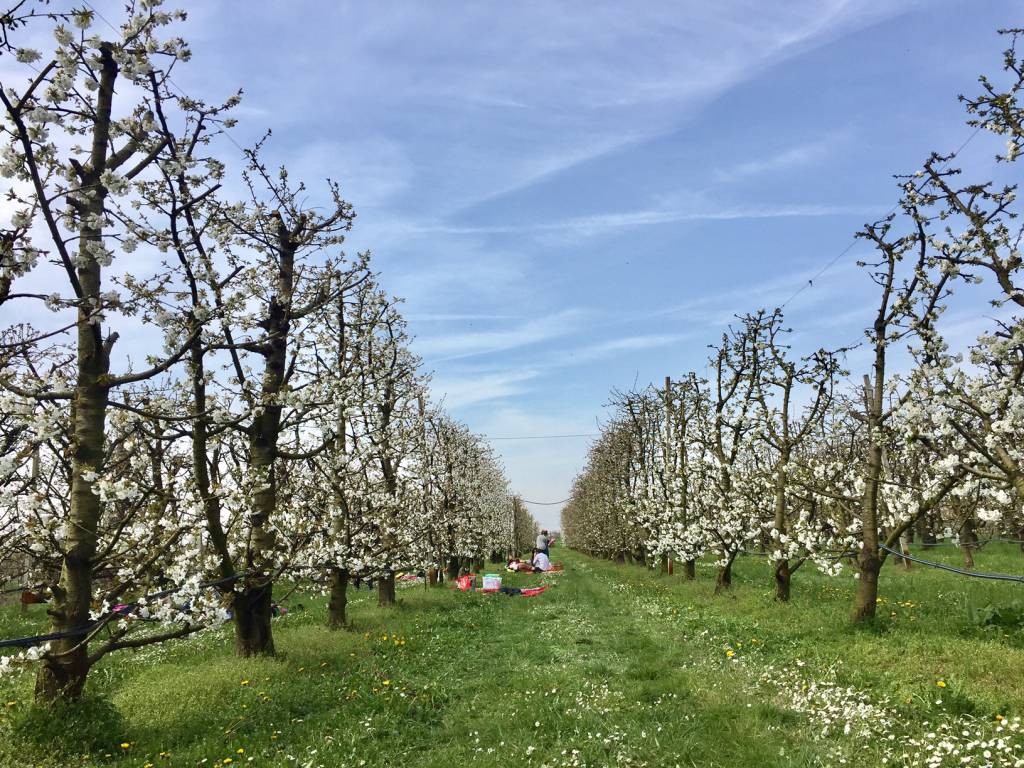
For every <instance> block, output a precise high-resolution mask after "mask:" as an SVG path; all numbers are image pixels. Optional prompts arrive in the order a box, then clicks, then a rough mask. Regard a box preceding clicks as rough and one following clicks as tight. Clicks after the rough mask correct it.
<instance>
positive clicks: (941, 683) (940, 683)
mask: <svg viewBox="0 0 1024 768" xmlns="http://www.w3.org/2000/svg"><path fill="white" fill-rule="evenodd" d="M936 685H937V686H939V688H945V687H946V681H945V680H939V682H937V683H936Z"/></svg>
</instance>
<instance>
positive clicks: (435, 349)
mask: <svg viewBox="0 0 1024 768" xmlns="http://www.w3.org/2000/svg"><path fill="white" fill-rule="evenodd" d="M585 317H586V313H585V312H583V311H582V310H578V309H567V310H563V311H561V312H556V313H554V314H551V315H546V316H544V317H539V318H532V319H529V320H526V321H525V322H522V323H520V324H519V325H517V326H515V327H512V328H503V329H497V330H482V331H468V332H462V333H454V334H445V335H438V336H427V337H425V338H420V339H417V340H416V342H415V345H414V346H415V349H416V351H417V352H418V353H419V354H421V355H423V356H424V357H425V358H427V362H428V363H437V362H442V361H445V360H454V359H458V358H463V357H470V356H473V355H483V354H489V353H493V352H504V351H507V350H510V349H515V348H517V347H523V346H527V345H530V344H536V343H538V342H541V341H549V340H551V339H554V338H557V337H559V336H565V335H567V334H570V333H573V332H574V331H576V330H578V329H579V328H580V326H581V324H582V322H583V320H584V319H585Z"/></svg>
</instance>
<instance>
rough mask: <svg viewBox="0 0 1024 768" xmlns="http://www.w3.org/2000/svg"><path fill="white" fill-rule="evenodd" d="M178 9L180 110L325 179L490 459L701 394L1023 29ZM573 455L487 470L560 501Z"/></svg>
mask: <svg viewBox="0 0 1024 768" xmlns="http://www.w3.org/2000/svg"><path fill="white" fill-rule="evenodd" d="M182 5H184V7H186V8H188V9H189V11H190V20H189V22H188V23H187V25H186V26H185V29H183V30H182V33H183V35H184V36H185V37H186V38H187V39H189V40H190V41H191V42H192V47H193V51H194V59H193V62H192V63H191V64H189V65H187V66H185V67H183V68H182V69H181V70H180V72H179V73H178V74H177V75H176V80H177V82H178V84H179V85H181V86H182V87H184V89H185V90H187V91H188V92H190V93H193V94H196V95H201V96H204V97H208V98H215V97H218V96H224V95H227V94H228V93H230V92H231V91H233V90H234V89H235V88H237V87H242V88H244V89H245V98H244V102H243V105H242V107H241V109H240V112H239V115H238V116H239V117H240V119H241V124H240V125H239V127H238V128H236V129H235V130H234V131H233V135H234V136H235V138H236V139H237V140H238V141H239V142H240V143H243V144H244V143H246V142H248V141H252V140H253V139H255V138H257V137H258V136H259V135H260V134H261V133H262V132H263V131H264V130H265V129H266V128H272V129H273V131H274V138H273V140H272V142H271V144H270V155H271V158H272V159H274V160H280V161H285V162H287V163H288V164H289V166H290V167H291V168H292V170H293V172H294V173H295V174H297V175H299V176H301V177H303V178H305V179H307V181H308V182H309V183H310V186H311V187H312V188H313V189H315V188H316V184H315V182H316V180H317V179H319V178H322V177H325V176H329V177H331V178H333V179H337V180H339V181H340V182H341V184H342V188H343V190H344V191H345V193H346V196H347V197H348V198H349V199H350V200H351V201H352V202H353V203H354V205H355V207H356V210H357V212H358V220H357V223H356V227H355V230H354V232H353V234H352V236H351V238H350V241H349V247H350V250H353V251H354V250H357V249H358V250H362V249H365V248H370V249H372V250H373V251H374V253H375V261H376V265H377V267H378V269H380V270H381V271H382V273H383V283H384V285H385V286H386V287H387V288H388V289H389V290H391V291H392V292H393V293H395V294H397V295H399V296H402V297H404V298H405V300H406V305H405V313H406V315H407V317H408V318H409V320H410V324H411V330H412V331H413V332H414V333H415V334H416V336H417V339H416V342H415V343H416V348H417V351H418V352H419V353H420V354H421V355H422V356H423V358H424V359H425V361H426V364H427V367H428V368H429V369H430V370H432V371H433V372H434V387H433V388H434V392H435V396H436V397H437V398H441V397H443V398H444V399H445V401H446V403H447V405H448V407H449V409H450V410H451V411H452V412H453V413H454V414H455V415H456V416H457V417H459V418H461V419H463V420H464V421H466V422H467V423H468V424H469V425H470V426H471V427H472V428H473V429H474V430H476V431H478V432H482V433H484V434H487V435H491V436H499V437H512V436H523V435H543V434H565V433H572V434H575V433H590V432H594V431H595V429H596V424H597V422H598V421H599V420H600V419H601V418H602V408H603V404H604V403H605V402H606V400H607V397H608V392H609V390H610V388H612V387H628V386H630V385H632V384H633V383H634V382H638V383H640V384H644V383H647V382H650V381H661V380H663V378H664V376H665V375H667V374H670V375H674V376H677V375H680V374H682V373H683V372H685V371H687V370H690V369H698V370H700V369H702V368H703V361H704V357H705V355H706V345H707V344H708V343H710V342H713V341H715V340H716V338H717V337H718V335H719V334H720V333H721V331H722V330H723V328H724V326H725V324H726V323H728V321H729V320H730V318H731V317H732V315H733V314H735V313H738V312H744V311H748V310H754V309H756V308H757V307H759V306H776V305H778V304H780V303H781V302H783V301H785V300H786V298H787V297H789V296H790V295H791V294H792V293H793V292H794V291H795V290H797V289H798V288H799V287H800V286H801V285H802V284H803V283H805V282H806V280H807V279H808V277H809V276H811V275H813V274H814V273H815V272H817V271H818V270H819V269H820V268H821V267H822V266H824V264H826V263H827V262H829V261H830V260H831V259H832V258H833V257H834V256H835V255H836V254H837V253H839V252H840V251H841V250H842V249H844V248H845V247H846V246H847V245H848V244H849V242H850V240H851V235H852V233H853V232H854V231H855V230H856V229H857V228H858V227H859V226H860V225H861V224H862V223H863V222H864V221H867V220H874V219H876V218H878V217H880V216H881V215H883V214H884V213H885V212H886V211H887V210H888V209H889V207H890V206H891V205H892V204H893V203H894V201H895V200H896V189H895V186H894V184H893V180H892V174H893V173H897V172H907V171H913V170H914V169H915V168H916V167H918V166H919V164H920V162H921V161H922V160H923V159H924V158H925V157H926V155H927V153H928V152H929V151H931V150H933V149H935V150H951V149H953V148H955V147H956V146H958V145H959V144H960V143H961V142H962V141H963V140H964V139H965V138H967V136H968V135H969V134H970V130H969V129H968V128H967V127H966V126H965V125H964V118H963V113H962V111H961V109H960V106H959V105H958V103H957V101H956V95H957V94H958V93H962V92H967V93H972V92H974V89H975V83H976V77H977V75H978V74H980V73H982V72H990V73H995V72H996V71H997V70H998V68H999V65H1000V51H1001V48H1002V41H1001V40H1000V39H999V38H998V36H997V35H996V34H995V30H996V29H997V28H999V27H1009V26H1020V25H1021V21H1022V19H1021V18H1020V15H1021V14H1020V13H1019V6H1017V4H1015V3H1011V2H1003V1H1001V0H992V1H976V2H953V1H952V0H950V1H940V2H899V1H898V0H887V1H885V2H871V1H861V2H853V1H852V0H851V1H850V2H835V1H823V0H813V1H806V2H800V1H794V2H788V1H787V2H785V3H783V2H773V3H766V2H763V1H762V2H746V1H744V2H733V1H732V0H719V1H717V2H707V0H701V2H696V1H693V0H685V1H683V2H643V3H641V2H633V3H623V2H596V1H595V0H588V1H587V2H558V3H554V2H521V3H495V2H478V3H469V2H448V1H445V2H431V3H423V2H382V3H323V2H314V1H313V0H291V1H289V2H284V0H275V1H273V2H271V1H269V0H249V2H246V3H244V4H243V3H237V2H228V1H227V0H221V1H220V2H206V1H204V2H202V3H199V2H192V3H182ZM98 7H100V8H101V9H104V13H105V15H106V14H107V13H110V18H115V17H116V15H117V14H116V13H115V12H113V11H109V10H107V9H109V8H112V7H113V6H110V5H107V4H100V5H99V6H98ZM1015 11H1017V12H1016V13H1015ZM995 151H996V148H995V147H994V145H992V144H991V143H988V144H986V143H985V139H984V138H979V139H978V140H977V141H976V142H974V143H972V145H971V146H970V147H968V149H967V151H966V152H965V156H967V157H969V158H970V159H971V162H974V163H977V164H978V165H980V166H983V167H987V166H990V165H991V164H992V155H993V153H994V152H995ZM225 152H226V153H231V152H235V153H236V154H237V150H234V149H233V148H232V147H230V145H226V148H225ZM859 253H863V250H862V249H859V247H858V248H855V249H854V250H853V251H852V252H851V253H850V254H849V255H847V256H846V257H844V258H843V259H842V260H840V261H839V262H838V263H837V264H836V265H835V267H834V268H832V269H830V270H829V271H828V272H827V273H826V274H825V275H824V276H822V277H821V278H820V279H818V280H817V281H816V283H815V286H814V287H813V288H811V289H808V290H806V291H804V292H803V293H801V294H800V295H799V296H798V297H797V298H796V299H794V300H793V302H792V303H791V304H790V305H789V306H788V307H787V310H788V312H787V314H788V316H789V318H790V321H791V324H792V325H793V327H794V328H795V329H796V330H797V331H798V339H799V340H800V342H799V343H801V344H805V345H825V346H829V345H833V346H837V345H840V344H843V343H845V342H849V341H852V340H853V339H854V338H856V337H857V334H858V332H859V329H860V328H862V327H863V326H864V324H865V323H866V322H867V319H868V313H869V311H870V310H869V308H868V306H869V304H870V302H871V300H872V292H871V290H870V286H869V284H868V283H867V280H866V277H865V276H864V275H862V274H860V273H859V272H858V270H857V268H856V267H855V266H854V262H855V260H856V258H857V256H858V254H859ZM856 366H857V359H856V357H855V358H854V359H852V360H851V368H853V369H855V370H854V374H856V375H857V376H859V374H860V372H861V371H860V370H859V369H857V367H856ZM587 444H588V441H587V440H586V439H585V438H573V439H563V440H546V441H534V440H521V441H520V440H515V441H500V442H496V443H495V447H496V448H497V449H498V450H499V452H500V453H501V454H502V456H503V457H504V460H505V464H506V466H507V468H508V470H509V474H510V477H511V478H512V481H513V484H514V486H515V488H516V490H518V491H519V492H521V493H522V494H523V495H524V496H525V497H526V498H527V499H531V500H537V501H556V500H559V499H563V498H564V497H565V496H566V495H567V493H568V489H569V485H570V482H571V480H572V477H573V475H574V474H575V473H576V472H577V471H578V470H579V468H580V467H581V465H582V462H583V461H584V457H585V453H586V449H587ZM558 510H559V508H558V507H557V506H551V507H535V508H534V512H535V513H536V514H537V515H538V517H539V518H540V519H541V520H542V522H545V523H548V524H551V525H557V515H558Z"/></svg>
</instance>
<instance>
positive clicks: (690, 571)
mask: <svg viewBox="0 0 1024 768" xmlns="http://www.w3.org/2000/svg"><path fill="white" fill-rule="evenodd" d="M683 574H684V575H685V576H686V580H687V581H693V580H694V579H696V578H697V561H696V560H694V559H693V558H691V559H689V560H687V561H686V562H684V563H683Z"/></svg>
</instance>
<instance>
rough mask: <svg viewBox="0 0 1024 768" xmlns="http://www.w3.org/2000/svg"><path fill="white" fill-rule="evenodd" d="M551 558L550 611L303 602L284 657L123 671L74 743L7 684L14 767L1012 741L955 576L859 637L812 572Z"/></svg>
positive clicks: (831, 589)
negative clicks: (780, 578)
mask: <svg viewBox="0 0 1024 768" xmlns="http://www.w3.org/2000/svg"><path fill="white" fill-rule="evenodd" d="M1014 556H1015V555H1014V554H1013V553H1009V554H1007V555H1006V557H1007V558H1008V561H1009V562H1011V563H1012V562H1013V561H1012V558H1013V557H1014ZM557 557H558V558H559V559H563V560H565V561H566V565H567V570H566V572H565V573H564V574H561V575H558V576H551V577H546V580H547V581H548V583H550V584H551V585H552V586H551V588H550V589H549V590H548V591H547V592H546V593H544V594H543V595H541V596H539V597H535V598H529V599H528V598H522V597H512V598H509V597H505V596H501V595H499V596H485V595H477V594H474V595H464V594H459V593H454V592H452V591H450V590H448V589H436V590H425V589H423V588H422V587H417V588H412V589H408V590H403V591H402V592H401V593H400V597H401V599H402V605H401V606H400V607H399V608H398V609H395V610H391V611H382V610H381V609H378V608H376V606H375V605H374V602H373V600H372V598H371V596H370V595H369V594H368V593H366V592H362V593H357V596H356V597H355V600H354V602H353V605H352V616H353V620H354V624H355V628H354V630H353V631H351V632H331V631H329V630H327V629H326V628H324V627H322V626H321V622H322V620H323V617H324V614H323V610H324V609H323V601H322V599H319V598H312V597H310V596H305V597H299V598H293V600H292V603H293V606H294V604H295V602H296V601H298V602H301V603H303V605H304V606H305V609H304V610H295V609H294V608H293V611H292V613H290V614H289V616H287V617H285V618H284V619H282V620H280V621H279V622H278V623H277V624H276V627H275V631H276V639H277V646H278V648H279V650H280V651H281V655H280V657H279V658H278V659H260V660H246V661H242V660H238V659H235V658H233V657H232V656H231V654H230V645H229V643H228V642H227V641H226V638H225V635H224V633H223V632H218V633H211V634H209V635H207V636H204V637H202V638H197V639H194V640H192V641H189V642H185V643H178V644H175V645H169V646H165V647H163V648H158V649H154V650H150V651H146V652H142V653H139V654H136V655H135V656H134V657H131V656H119V657H118V659H117V660H114V661H113V662H112V663H110V664H108V665H106V666H104V667H101V668H100V669H98V670H97V671H96V675H95V679H92V680H91V690H92V694H91V695H92V700H91V701H90V702H89V705H88V706H87V707H86V708H84V710H82V711H81V712H79V713H77V714H73V715H72V714H69V713H62V715H61V721H60V726H59V727H55V725H54V722H53V720H52V713H46V712H42V711H40V710H37V709H35V708H33V707H32V706H31V705H30V704H29V703H28V701H29V699H30V684H31V681H30V680H28V679H27V678H24V679H21V680H19V681H16V682H15V683H13V684H11V683H5V684H4V685H5V686H7V687H6V688H5V689H4V691H3V696H4V697H5V699H6V702H7V703H8V704H9V705H8V706H6V707H4V708H3V714H2V715H0V761H2V763H3V764H4V765H12V766H13V765H26V764H37V765H58V764H59V765H117V766H138V767H139V768H142V767H143V766H146V765H147V764H152V765H153V766H194V765H207V766H211V765H221V766H224V765H249V764H251V765H274V766H331V767H334V766H396V767H398V766H401V767H402V768H419V767H423V768H426V767H427V766H444V767H445V768H462V767H463V766H488V767H491V766H508V765H524V766H525V765H529V766H537V767H539V766H551V767H553V766H584V765H585V766H674V765H679V766H694V765H696V766H773V765H778V766H801V765H807V766H811V765H823V764H836V765H839V764H842V762H841V761H842V760H847V761H850V762H847V763H846V764H853V763H854V762H856V763H859V764H861V765H876V764H881V763H882V760H883V758H884V759H888V760H889V761H890V762H889V764H890V765H892V764H907V765H910V764H914V763H915V762H916V761H917V760H918V759H921V760H923V759H924V758H925V757H926V756H927V753H928V752H929V750H930V749H932V748H933V747H934V745H933V744H932V742H937V741H939V740H940V737H941V736H942V735H943V732H942V724H943V723H947V724H948V725H949V727H950V728H953V727H957V728H961V729H962V726H965V725H966V726H967V727H969V728H970V729H972V733H973V732H974V729H977V730H978V733H979V734H981V735H982V736H983V737H985V738H987V737H988V736H989V735H992V736H996V735H997V734H996V733H995V729H996V728H1000V727H1003V726H1005V725H1008V724H1010V723H1012V717H1013V716H1015V715H1017V714H1020V706H1021V703H1022V702H1024V685H1022V682H1021V681H1022V680H1024V651H1022V650H1021V642H1020V638H1019V633H1018V634H1014V633H1008V632H996V633H993V632H979V631H975V630H973V629H972V628H971V627H970V626H969V625H967V624H966V623H965V622H964V621H963V620H957V621H951V620H950V617H951V616H957V615H962V614H963V610H962V609H958V608H956V606H955V601H954V600H953V599H952V597H950V595H949V594H946V593H944V592H943V591H942V590H943V589H955V588H957V587H960V588H964V587H965V585H964V584H962V583H961V582H949V581H948V580H945V579H941V578H938V575H937V574H932V573H927V572H924V571H920V572H912V573H911V574H902V573H901V574H895V573H894V574H893V576H892V578H890V579H888V580H887V581H888V584H889V590H888V592H887V593H886V594H887V595H888V596H887V597H886V598H884V599H885V600H886V606H885V607H886V609H887V610H884V611H883V615H884V614H885V613H886V612H888V613H889V614H892V615H889V616H885V618H884V619H883V620H882V622H880V624H879V625H878V626H876V627H875V628H873V630H871V631H863V630H852V629H851V628H850V627H849V625H848V615H847V611H848V608H849V600H848V592H849V589H850V588H851V587H850V584H849V583H848V581H847V582H836V581H835V580H827V579H825V578H824V577H819V576H816V575H813V574H810V573H808V574H803V573H801V574H800V576H805V578H803V579H802V580H801V579H800V578H798V579H797V581H796V583H795V587H796V590H795V600H794V603H793V604H792V605H789V606H780V605H777V604H774V603H773V602H772V601H771V599H770V596H769V594H768V584H767V581H766V580H764V574H763V573H762V571H763V570H764V569H763V565H760V564H756V563H754V562H753V561H750V562H747V563H744V564H742V566H741V568H740V569H739V572H738V580H737V584H736V587H735V589H734V593H733V595H731V596H725V597H714V596H712V594H711V584H710V579H709V578H708V574H707V573H706V572H705V573H703V574H702V575H701V579H699V580H698V581H697V582H692V583H687V582H685V581H683V580H682V579H681V578H680V577H678V576H676V577H672V578H668V577H659V576H658V575H656V574H653V573H651V572H649V571H647V570H645V569H642V568H637V567H623V566H615V565H612V564H610V563H604V562H599V561H594V560H591V559H589V558H586V557H583V556H581V555H578V554H575V553H571V552H565V551H564V550H562V551H559V552H558V555H557ZM1016 557H1019V555H1016ZM538 578H539V577H526V576H522V577H516V578H515V579H514V581H515V582H516V583H519V584H525V583H527V582H530V583H535V582H536V581H537V579H538ZM970 588H971V589H977V590H982V591H981V592H978V593H977V594H976V595H974V597H975V598H977V599H987V596H988V595H989V592H987V591H985V590H992V589H993V588H992V587H990V586H987V585H979V586H977V587H975V586H974V585H973V584H972V585H970ZM991 594H992V595H994V596H995V597H996V598H997V599H998V597H999V596H1000V594H1001V593H1000V592H999V591H998V587H997V588H995V591H992V593H991ZM910 595H913V597H910ZM890 606H891V607H892V608H893V609H894V610H888V608H889V607H890ZM958 611H959V613H957V612H958ZM940 682H941V683H942V685H941V686H940V685H939V683H940ZM997 718H1010V719H1009V720H998V719H997ZM1001 724H1002V725H1001ZM929 733H937V736H935V737H934V738H928V737H927V734H929ZM1004 735H1005V734H1004ZM1009 735H1010V736H1011V737H1012V738H1016V736H1014V735H1013V734H1009ZM1012 738H1011V741H1012ZM972 739H973V736H972ZM1011 746H1013V744H1011ZM1013 748H1014V749H1016V746H1013ZM976 751H977V752H978V754H979V756H980V755H981V753H982V752H983V751H984V750H983V749H977V750H976ZM964 754H967V753H965V752H961V753H957V754H953V753H950V754H948V755H945V756H944V757H943V760H945V759H946V758H948V760H949V761H948V762H942V763H939V764H942V765H946V764H949V765H953V764H958V763H957V762H955V760H959V759H960V758H961V757H962V756H963V755H964ZM1007 754H1009V753H1007ZM900 755H906V757H905V758H901V757H900ZM979 759H980V757H979ZM204 761H205V762H204ZM970 764H972V765H981V764H986V763H984V762H972V763H970ZM988 764H993V765H1000V764H1006V765H1012V764H1013V762H1005V763H999V762H995V763H991V762H990V763H988Z"/></svg>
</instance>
